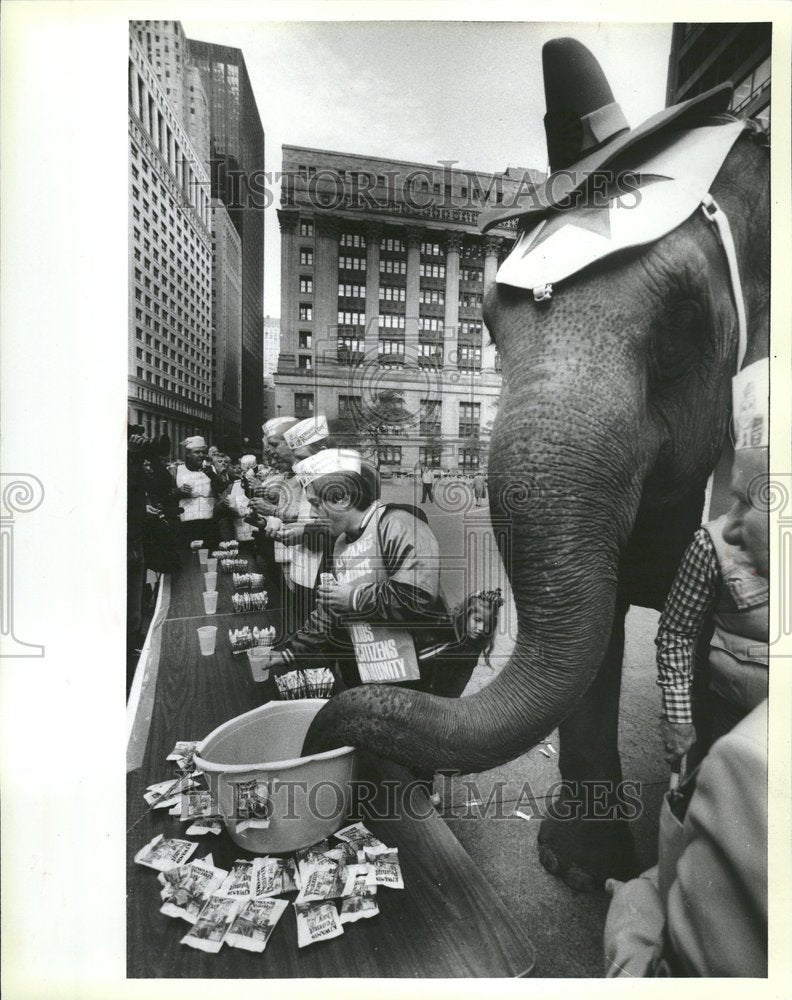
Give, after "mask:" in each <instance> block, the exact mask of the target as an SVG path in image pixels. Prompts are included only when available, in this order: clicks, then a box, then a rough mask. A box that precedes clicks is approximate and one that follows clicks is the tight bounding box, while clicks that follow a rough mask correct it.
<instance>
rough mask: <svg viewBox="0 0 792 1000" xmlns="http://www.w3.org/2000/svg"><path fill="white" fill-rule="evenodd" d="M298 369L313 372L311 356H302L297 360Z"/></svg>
mask: <svg viewBox="0 0 792 1000" xmlns="http://www.w3.org/2000/svg"><path fill="white" fill-rule="evenodd" d="M297 367H298V368H302V370H303V371H306V372H309V371H310V370H311V358H310V355H308V354H300V355H299V356H298V358H297Z"/></svg>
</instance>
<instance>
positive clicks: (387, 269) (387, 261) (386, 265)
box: [379, 257, 407, 274]
mask: <svg viewBox="0 0 792 1000" xmlns="http://www.w3.org/2000/svg"><path fill="white" fill-rule="evenodd" d="M379 269H380V274H406V273H407V261H406V260H394V259H393V258H391V257H385V258H381V259H380V263H379Z"/></svg>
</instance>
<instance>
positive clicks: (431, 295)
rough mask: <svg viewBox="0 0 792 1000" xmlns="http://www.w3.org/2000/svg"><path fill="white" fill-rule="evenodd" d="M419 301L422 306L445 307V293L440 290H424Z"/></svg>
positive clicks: (421, 291)
mask: <svg viewBox="0 0 792 1000" xmlns="http://www.w3.org/2000/svg"><path fill="white" fill-rule="evenodd" d="M418 301H419V302H420V303H421V304H422V305H432V306H444V305H445V292H444V291H443V290H442V289H440V288H422V289H421V290H420V291H419V292H418Z"/></svg>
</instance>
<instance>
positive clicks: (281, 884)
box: [251, 857, 300, 899]
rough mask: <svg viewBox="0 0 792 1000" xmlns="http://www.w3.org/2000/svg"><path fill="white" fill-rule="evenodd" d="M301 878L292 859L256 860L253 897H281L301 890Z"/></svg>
mask: <svg viewBox="0 0 792 1000" xmlns="http://www.w3.org/2000/svg"><path fill="white" fill-rule="evenodd" d="M299 879H300V876H299V874H298V872H297V867H296V865H295V864H294V861H292V860H291V858H270V857H264V858H256V860H255V861H254V862H253V880H252V889H251V895H252V896H253V897H254V898H255V899H259V898H260V897H262V896H280V895H282V894H283V893H284V892H293V891H294V890H295V889H299V888H300V884H299Z"/></svg>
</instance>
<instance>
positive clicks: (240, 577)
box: [231, 573, 264, 590]
mask: <svg viewBox="0 0 792 1000" xmlns="http://www.w3.org/2000/svg"><path fill="white" fill-rule="evenodd" d="M231 581H232V583H233V584H234V587H235V589H236V590H261V588H262V587H263V586H264V574H263V573H234V575H233V576H232V577H231Z"/></svg>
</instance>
